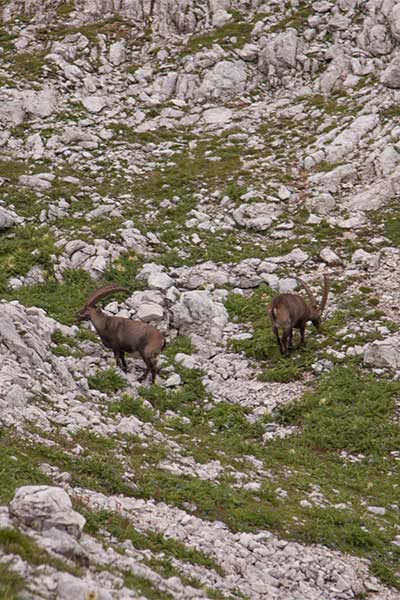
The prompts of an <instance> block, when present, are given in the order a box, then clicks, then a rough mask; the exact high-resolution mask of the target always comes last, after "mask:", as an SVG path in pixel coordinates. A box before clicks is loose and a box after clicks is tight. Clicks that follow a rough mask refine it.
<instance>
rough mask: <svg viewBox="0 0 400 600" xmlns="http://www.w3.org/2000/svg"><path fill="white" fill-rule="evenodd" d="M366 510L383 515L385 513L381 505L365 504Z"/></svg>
mask: <svg viewBox="0 0 400 600" xmlns="http://www.w3.org/2000/svg"><path fill="white" fill-rule="evenodd" d="M367 511H368V512H369V513H371V514H372V515H378V516H383V515H385V514H386V508H383V506H367Z"/></svg>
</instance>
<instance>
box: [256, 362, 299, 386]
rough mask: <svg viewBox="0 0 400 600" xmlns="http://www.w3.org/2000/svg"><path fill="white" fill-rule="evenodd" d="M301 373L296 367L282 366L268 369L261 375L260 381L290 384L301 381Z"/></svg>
mask: <svg viewBox="0 0 400 600" xmlns="http://www.w3.org/2000/svg"><path fill="white" fill-rule="evenodd" d="M300 376H301V371H300V369H299V367H296V366H295V365H290V364H288V365H282V366H280V367H275V368H273V367H272V368H271V369H266V370H265V371H264V372H263V373H262V374H261V375H260V381H276V382H278V383H289V382H290V381H296V380H297V379H300Z"/></svg>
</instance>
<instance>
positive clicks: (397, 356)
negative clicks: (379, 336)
mask: <svg viewBox="0 0 400 600" xmlns="http://www.w3.org/2000/svg"><path fill="white" fill-rule="evenodd" d="M364 364H365V365H368V366H372V367H384V368H389V369H395V370H397V369H400V337H399V336H398V335H394V336H391V337H388V338H386V339H384V340H376V341H374V342H371V343H370V344H367V346H366V348H365V350H364Z"/></svg>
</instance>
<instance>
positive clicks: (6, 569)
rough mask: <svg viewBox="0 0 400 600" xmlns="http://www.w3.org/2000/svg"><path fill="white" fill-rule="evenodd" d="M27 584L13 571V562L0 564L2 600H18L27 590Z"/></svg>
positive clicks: (0, 594)
mask: <svg viewBox="0 0 400 600" xmlns="http://www.w3.org/2000/svg"><path fill="white" fill-rule="evenodd" d="M25 587H26V582H25V580H24V578H23V577H21V575H18V573H16V572H15V571H13V570H12V562H11V561H10V562H8V563H4V562H1V563H0V597H1V598H2V600H16V599H17V598H20V597H21V593H22V592H23V591H24V590H25Z"/></svg>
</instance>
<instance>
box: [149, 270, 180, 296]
mask: <svg viewBox="0 0 400 600" xmlns="http://www.w3.org/2000/svg"><path fill="white" fill-rule="evenodd" d="M147 285H148V286H149V288H150V289H151V290H161V291H163V292H166V291H167V290H168V288H170V287H171V286H173V285H174V280H173V279H172V278H171V277H170V276H169V275H167V274H166V273H151V274H150V276H149V278H148V280H147Z"/></svg>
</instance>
